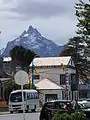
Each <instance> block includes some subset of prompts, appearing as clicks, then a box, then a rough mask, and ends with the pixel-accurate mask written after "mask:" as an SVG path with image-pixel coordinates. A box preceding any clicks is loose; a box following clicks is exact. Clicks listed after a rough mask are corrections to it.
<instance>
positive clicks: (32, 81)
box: [32, 58, 34, 89]
mask: <svg viewBox="0 0 90 120" xmlns="http://www.w3.org/2000/svg"><path fill="white" fill-rule="evenodd" d="M33 60H34V58H33ZM33 60H32V89H34V63H33Z"/></svg>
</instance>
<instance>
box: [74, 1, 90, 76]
mask: <svg viewBox="0 0 90 120" xmlns="http://www.w3.org/2000/svg"><path fill="white" fill-rule="evenodd" d="M75 9H76V16H77V20H78V23H77V28H78V29H77V34H78V35H79V36H80V37H81V39H82V40H83V41H84V44H85V46H84V49H83V50H84V57H85V58H87V59H86V62H84V64H85V68H87V69H85V68H84V69H85V70H84V73H85V74H86V75H88V74H89V73H90V61H89V59H88V58H89V57H90V0H87V1H86V0H79V3H76V6H75Z"/></svg>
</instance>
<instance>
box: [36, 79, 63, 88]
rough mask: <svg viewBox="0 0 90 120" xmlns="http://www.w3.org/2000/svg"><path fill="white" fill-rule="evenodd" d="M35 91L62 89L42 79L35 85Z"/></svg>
mask: <svg viewBox="0 0 90 120" xmlns="http://www.w3.org/2000/svg"><path fill="white" fill-rule="evenodd" d="M35 86H36V87H37V89H39V90H40V89H42V90H45V89H46V90H47V89H48V90H49V89H50V90H58V89H64V88H63V87H61V86H59V85H57V84H56V83H54V82H52V81H51V80H49V79H47V78H44V79H42V80H40V81H39V82H38V83H37V84H35Z"/></svg>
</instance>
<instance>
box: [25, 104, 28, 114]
mask: <svg viewBox="0 0 90 120" xmlns="http://www.w3.org/2000/svg"><path fill="white" fill-rule="evenodd" d="M28 110H29V105H27V108H26V110H25V111H26V113H28Z"/></svg>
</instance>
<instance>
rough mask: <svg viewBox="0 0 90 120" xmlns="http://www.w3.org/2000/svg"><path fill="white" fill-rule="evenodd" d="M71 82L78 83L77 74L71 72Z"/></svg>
mask: <svg viewBox="0 0 90 120" xmlns="http://www.w3.org/2000/svg"><path fill="white" fill-rule="evenodd" d="M71 83H72V84H76V74H71Z"/></svg>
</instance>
